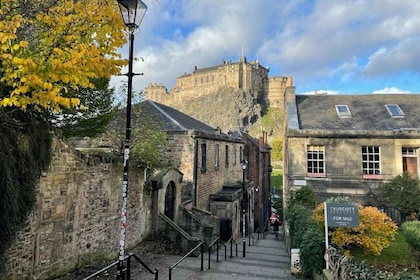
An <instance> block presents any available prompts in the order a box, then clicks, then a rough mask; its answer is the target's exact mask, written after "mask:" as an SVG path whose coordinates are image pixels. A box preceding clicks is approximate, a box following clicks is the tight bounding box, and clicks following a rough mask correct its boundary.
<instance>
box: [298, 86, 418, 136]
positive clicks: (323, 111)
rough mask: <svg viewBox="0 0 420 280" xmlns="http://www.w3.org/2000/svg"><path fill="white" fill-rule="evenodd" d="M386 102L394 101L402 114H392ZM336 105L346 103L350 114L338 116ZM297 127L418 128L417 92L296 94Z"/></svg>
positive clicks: (337, 128)
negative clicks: (346, 116)
mask: <svg viewBox="0 0 420 280" xmlns="http://www.w3.org/2000/svg"><path fill="white" fill-rule="evenodd" d="M387 104H397V105H398V106H399V107H400V108H401V110H402V111H403V113H404V116H403V117H391V116H390V114H389V113H388V110H387V109H386V107H385V105H387ZM335 105H347V106H348V108H349V109H350V113H351V117H349V118H343V117H339V116H338V114H337V111H336V108H335ZM296 109H297V117H298V123H299V129H305V130H331V131H335V130H366V131H369V130H372V131H378V130H379V131H384V130H397V129H401V128H417V129H420V94H369V95H296Z"/></svg>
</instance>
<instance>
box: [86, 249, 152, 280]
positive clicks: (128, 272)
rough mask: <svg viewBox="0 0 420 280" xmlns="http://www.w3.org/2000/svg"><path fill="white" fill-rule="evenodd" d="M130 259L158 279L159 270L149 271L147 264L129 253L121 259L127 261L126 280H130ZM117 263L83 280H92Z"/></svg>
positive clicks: (116, 262)
mask: <svg viewBox="0 0 420 280" xmlns="http://www.w3.org/2000/svg"><path fill="white" fill-rule="evenodd" d="M132 257H134V259H136V260H137V262H139V263H140V264H141V265H142V266H143V267H144V268H146V269H147V271H149V272H150V273H151V274H154V275H155V280H158V279H159V270H158V269H157V268H155V270H151V269H150V268H149V267H148V266H147V264H145V263H144V262H143V261H142V260H141V259H140V258H139V257H137V256H136V255H135V254H133V253H130V254H128V255H126V256H125V257H124V259H123V261H125V260H127V259H128V261H127V268H126V271H125V273H126V279H127V280H130V278H131V258H132ZM118 263H119V260H118V261H115V262H113V263H111V264H109V265H108V266H106V267H104V268H102V269H101V270H98V271H96V272H95V273H93V274H91V275H89V276H88V277H85V278H83V280H90V279H92V278H94V277H96V276H98V275H100V274H101V273H104V272H105V271H107V270H109V269H110V268H112V267H113V266H116V265H117V264H118Z"/></svg>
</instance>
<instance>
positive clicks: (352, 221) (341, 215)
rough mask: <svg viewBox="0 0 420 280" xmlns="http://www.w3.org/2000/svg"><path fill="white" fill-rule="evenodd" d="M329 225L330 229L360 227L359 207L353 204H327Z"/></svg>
mask: <svg viewBox="0 0 420 280" xmlns="http://www.w3.org/2000/svg"><path fill="white" fill-rule="evenodd" d="M326 210H327V211H326V215H327V225H328V226H329V227H358V226H359V207H358V205H357V204H353V203H327V208H326Z"/></svg>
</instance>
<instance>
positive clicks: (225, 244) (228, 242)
mask: <svg viewBox="0 0 420 280" xmlns="http://www.w3.org/2000/svg"><path fill="white" fill-rule="evenodd" d="M227 244H230V257H231V258H233V244H235V247H236V257H237V256H238V244H237V243H236V241H235V240H234V239H233V236H232V237H231V238H229V240H228V241H226V242H225V243H224V244H222V245H223V247H225V260H226V259H227Z"/></svg>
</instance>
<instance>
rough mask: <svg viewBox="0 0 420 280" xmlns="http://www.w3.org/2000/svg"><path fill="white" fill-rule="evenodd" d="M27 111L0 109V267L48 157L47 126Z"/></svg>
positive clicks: (29, 206) (23, 220) (32, 201)
mask: <svg viewBox="0 0 420 280" xmlns="http://www.w3.org/2000/svg"><path fill="white" fill-rule="evenodd" d="M39 116H40V114H38V113H37V112H31V111H30V110H27V111H21V110H17V109H15V108H13V109H9V108H0V194H1V195H0V225H1V226H0V264H1V267H0V270H2V269H4V264H5V253H6V251H7V250H8V248H9V247H10V246H11V245H12V243H13V241H14V240H15V238H16V235H17V233H18V232H19V230H21V229H23V228H24V227H25V225H26V223H27V219H28V215H29V213H30V212H31V211H32V210H33V208H34V205H35V202H36V188H37V185H38V182H39V178H40V175H41V171H42V170H43V169H45V168H46V167H47V166H48V164H49V161H50V157H51V152H50V150H51V134H50V130H49V125H48V123H47V122H45V121H44V120H42V119H41V118H40V117H39Z"/></svg>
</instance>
